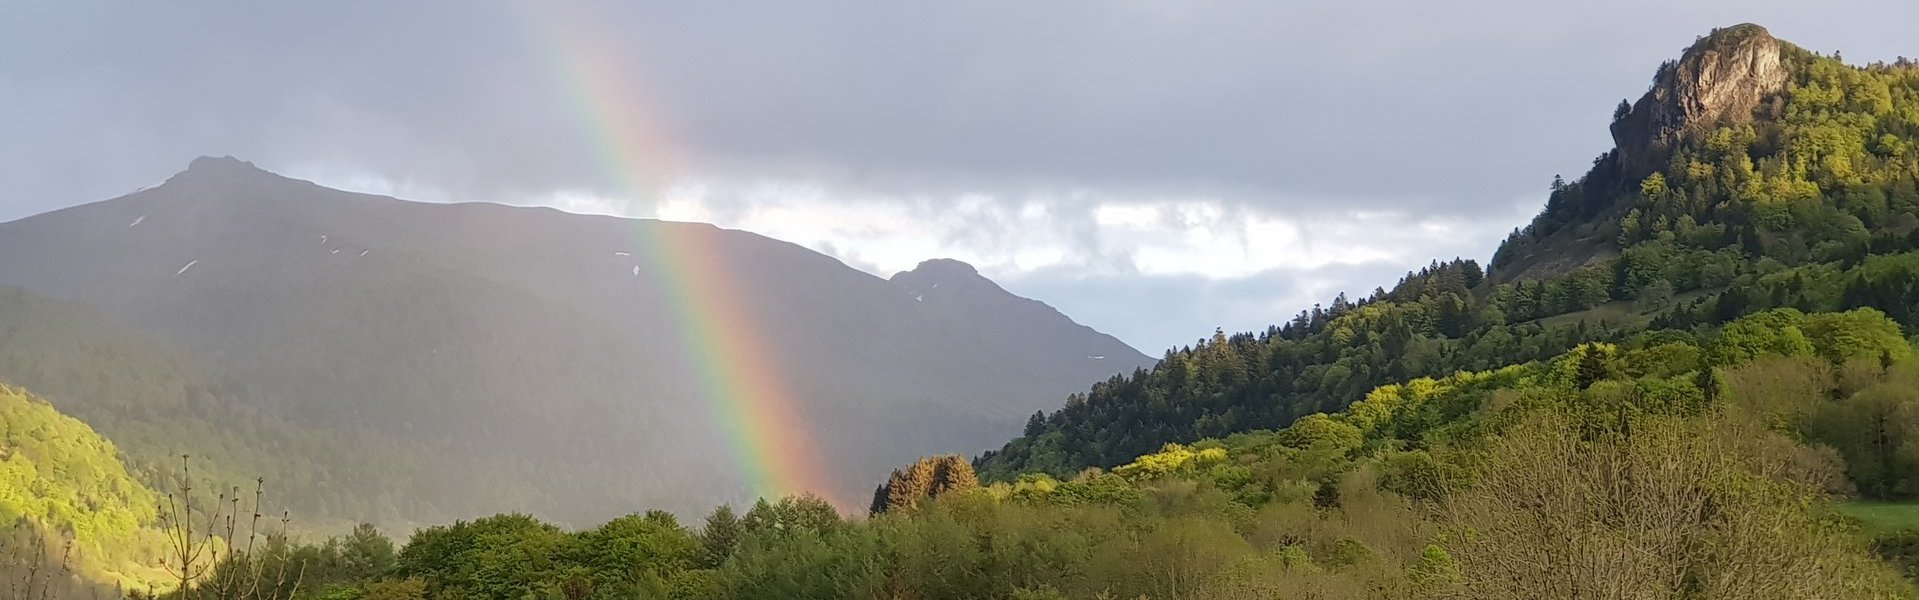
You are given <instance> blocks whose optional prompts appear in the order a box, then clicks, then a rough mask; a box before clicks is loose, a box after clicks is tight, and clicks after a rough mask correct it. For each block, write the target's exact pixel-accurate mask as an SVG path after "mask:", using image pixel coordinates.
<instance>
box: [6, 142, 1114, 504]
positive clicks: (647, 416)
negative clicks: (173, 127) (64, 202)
mask: <svg viewBox="0 0 1919 600" xmlns="http://www.w3.org/2000/svg"><path fill="white" fill-rule="evenodd" d="M0 285H11V286H17V287H19V288H22V289H24V290H26V291H27V292H28V293H31V294H33V295H36V296H39V297H45V298H51V299H57V301H64V302H73V303H77V304H81V305H84V306H85V307H87V309H86V310H92V311H97V312H98V314H99V315H100V317H101V319H102V320H104V321H106V322H108V323H110V324H111V326H112V327H114V328H118V329H121V330H123V331H124V332H127V335H124V336H118V337H124V338H142V339H145V340H147V342H143V343H144V344H147V345H151V346H157V347H164V348H167V349H169V350H171V351H176V352H177V353H178V354H179V356H181V357H183V358H180V359H177V360H176V361H175V362H183V363H191V364H192V365H193V367H192V369H191V370H193V371H197V372H199V373H203V374H204V376H205V384H204V386H203V387H205V388H207V389H217V391H215V392H209V393H205V394H201V395H202V396H206V397H209V398H210V400H207V402H209V403H211V404H212V405H213V406H212V407H210V408H208V409H207V410H208V412H209V413H210V414H215V415H218V414H229V415H231V419H232V420H233V421H235V422H241V421H244V422H248V423H258V422H263V421H270V422H274V423H279V424H281V426H273V427H260V426H255V425H249V426H247V429H249V430H259V431H261V433H259V435H258V436H256V437H259V438H261V440H260V441H259V442H258V443H257V444H253V445H252V447H251V448H250V449H251V450H257V451H258V452H260V453H264V454H266V455H268V456H274V454H275V450H276V447H277V448H297V447H305V446H303V445H301V444H298V443H295V442H293V441H289V440H287V439H286V438H287V437H289V436H293V435H296V434H295V433H292V432H286V431H284V430H286V429H289V428H290V427H289V426H284V425H286V424H297V427H291V428H292V429H297V430H300V431H298V432H297V435H300V436H309V437H310V436H323V437H326V438H328V439H336V440H360V442H358V443H352V444H334V445H321V446H319V447H329V448H332V450H331V451H330V452H332V453H333V455H314V456H303V457H276V458H279V459H281V460H286V459H289V458H299V459H302V460H312V461H315V462H319V463H322V464H324V465H326V466H327V467H328V470H329V471H331V472H335V473H336V474H335V475H333V476H331V477H330V479H336V480H346V481H351V480H353V479H354V478H356V477H357V478H361V479H365V478H368V475H367V474H366V473H361V472H360V471H370V472H374V473H380V475H379V476H377V477H373V478H372V479H373V480H372V481H364V482H359V483H356V484H354V485H352V486H350V487H351V488H352V489H348V490H345V491H344V492H341V491H339V490H337V489H336V490H334V492H333V493H335V494H342V493H343V494H344V495H343V496H342V498H343V500H342V501H343V502H344V501H345V500H344V499H352V500H353V501H352V502H350V503H351V504H352V506H322V507H316V510H318V511H319V512H322V513H325V514H329V515H331V516H336V517H341V518H352V519H384V520H392V519H429V518H449V517H458V516H465V515H471V514H481V513H487V512H497V511H500V510H527V511H534V512H537V513H539V514H543V515H548V516H552V517H556V518H562V519H592V518H600V517H605V516H608V515H611V514H615V513H618V512H621V511H623V510H625V509H628V508H631V507H634V506H665V507H689V506H704V505H708V504H710V503H711V502H713V501H715V500H722V499H730V500H734V501H738V500H745V499H748V494H749V487H750V485H751V484H752V483H754V482H752V481H749V478H748V473H749V471H750V470H749V469H747V468H746V467H752V468H755V469H771V470H775V471H779V470H801V469H803V468H805V467H806V466H807V461H814V462H816V463H817V464H818V465H823V466H822V467H818V468H819V469H820V470H822V471H824V474H823V475H821V476H817V477H816V479H820V480H821V481H812V482H809V483H812V484H814V485H817V486H819V487H823V488H826V489H820V490H817V491H819V492H821V493H824V494H828V495H831V496H833V497H836V498H845V499H846V501H847V503H848V505H854V504H863V498H858V497H859V496H860V495H863V494H864V492H865V490H866V489H869V488H865V487H864V484H865V482H868V481H871V480H872V479H874V478H876V477H878V476H880V475H883V474H884V473H885V470H886V468H887V467H888V466H890V465H892V464H894V463H897V462H900V461H901V460H903V459H910V458H911V457H914V456H918V455H920V454H926V453H931V452H935V451H950V450H952V449H957V448H977V447H984V446H986V445H987V444H988V443H990V441H991V440H994V439H996V438H1001V439H1003V436H1004V435H1005V434H1006V433H1007V432H1009V431H1014V430H1015V429H1016V428H1017V427H1018V424H1019V423H1020V422H1021V420H1022V419H1024V418H1025V417H1026V416H1027V415H1028V414H1030V413H1031V412H1032V411H1034V410H1036V409H1038V408H1040V407H1042V406H1044V405H1045V404H1047V403H1049V402H1050V399H1052V398H1057V397H1058V396H1061V395H1064V394H1066V393H1068V392H1069V391H1071V390H1074V389H1079V388H1083V387H1084V386H1085V385H1086V383H1087V382H1089V381H1095V380H1098V379H1100V378H1103V377H1107V376H1110V375H1112V374H1114V373H1120V372H1128V371H1132V370H1135V369H1137V368H1140V367H1142V366H1146V365H1149V364H1151V362H1152V361H1151V360H1150V359H1149V358H1148V357H1146V356H1144V355H1142V354H1140V353H1139V352H1137V351H1135V350H1133V349H1131V348H1129V347H1127V346H1126V345H1125V344H1123V343H1121V342H1119V341H1118V340H1116V339H1114V338H1112V337H1111V336H1107V335H1104V334H1100V333H1098V332H1095V331H1093V330H1091V329H1089V328H1086V327H1083V326H1080V325H1078V324H1075V323H1073V322H1072V321H1071V320H1070V319H1068V318H1066V317H1065V316H1064V315H1061V314H1059V313H1058V312H1057V311H1054V310H1052V309H1050V308H1048V307H1046V306H1044V305H1043V304H1039V303H1037V302H1033V301H1030V300H1025V299H1022V298H1018V297H1015V296H1013V295H1011V294H1009V293H1007V292H1005V291H1004V290H1001V289H999V288H998V286H996V285H994V284H992V282H990V281H988V280H986V279H985V278H983V277H980V276H979V275H978V274H977V273H975V272H974V271H973V270H972V269H971V268H970V267H966V266H964V265H963V264H960V263H956V262H952V261H934V262H930V263H928V264H926V265H922V266H921V267H920V268H918V269H915V270H913V271H910V272H907V273H902V274H900V275H898V276H896V277H895V278H894V279H893V280H892V281H888V280H885V279H880V278H878V277H874V276H871V275H868V274H865V273H862V272H860V271H857V270H854V269H852V268H849V267H847V266H845V265H844V264H841V263H840V262H838V261H836V260H834V259H832V258H830V257H827V256H824V255H821V254H818V253H816V252H812V251H810V250H806V249H804V248H801V247H799V246H796V245H793V244H789V243H786V242H781V241H777V240H773V239H769V238H765V237H762V236H758V235H754V234H751V233H747V232H741V231H731V230H725V229H720V228H717V227H713V226H709V225H701V224H691V223H671V222H661V221H650V220H632V219H619V218H613V217H599V216H581V215H573V214H567V213H563V212H560V211H556V210H552V209H545V208H516V207H508V206H501V205H494V204H477V203H476V204H429V203H417V202H407V201H402V200H397V199H393V198H387V197H380V196H372V195H366V194H356V193H348V192H342V191H338V190H332V189H328V188H324V187H321V186H318V185H315V184H313V183H310V182H306V181H299V180H294V179H289V178H285V177H281V176H278V175H275V174H272V173H269V172H266V171H263V170H260V169H258V168H256V167H254V166H253V165H251V164H250V163H246V162H243V161H240V160H237V159H233V158H230V157H228V158H201V159H198V160H195V161H193V163H192V164H191V165H190V166H189V167H188V169H187V170H186V171H184V172H181V173H179V174H177V175H175V176H173V177H172V178H170V179H168V180H167V181H166V183H164V184H163V185H160V186H157V187H154V188H152V189H146V190H142V191H139V192H136V193H133V194H129V195H127V196H123V197H120V198H115V199H112V200H107V201H102V202H96V203H93V204H87V205H83V206H77V207H73V208H69V209H65V210H60V211H55V212H51V213H47V214H43V215H38V216H33V217H29V218H26V219H21V220H18V221H14V222H10V223H5V224H0ZM43 304H44V303H43ZM78 321H85V320H84V319H80V320H78ZM43 337H47V338H58V336H57V335H48V336H43ZM149 342H150V343H149ZM61 391H66V390H61ZM75 392H76V394H75V395H83V394H84V393H83V392H79V391H78V390H75ZM96 393H97V392H96ZM49 396H50V397H51V398H52V399H53V401H55V402H57V403H62V405H63V407H64V406H65V405H66V404H69V403H71V404H74V405H78V407H77V408H75V409H74V411H75V412H76V414H84V413H86V412H88V409H87V408H86V407H85V405H89V404H95V405H97V404H101V403H110V402H113V400H111V399H106V398H84V397H72V398H69V397H66V396H65V395H64V394H60V393H55V392H54V391H52V390H50V391H49ZM782 411H783V412H782ZM102 412H110V411H102ZM776 414H784V415H785V416H786V418H795V419H797V420H799V421H801V422H799V423H782V424H781V426H782V427H791V428H793V429H792V430H793V431H797V432H800V434H801V435H802V436H805V437H806V438H810V441H811V442H812V445H813V446H815V447H816V448H817V453H818V456H817V457H808V456H794V455H792V454H795V453H792V452H785V454H786V455H780V454H782V452H784V449H773V450H766V449H759V450H755V449H753V448H748V447H744V446H743V445H744V444H746V443H748V442H735V443H734V444H733V445H732V446H729V445H728V443H727V442H726V441H725V440H727V439H728V438H727V436H726V435H725V434H726V432H727V431H729V430H730V428H735V427H743V426H746V425H744V424H747V423H750V422H751V420H752V419H764V418H778V417H775V416H773V415H776ZM208 418H215V419H218V418H221V417H217V416H214V417H208ZM276 431H278V432H280V433H275V432H276ZM106 433H108V435H110V436H114V437H116V439H117V438H118V437H119V435H118V432H115V431H112V430H108V431H106ZM762 441H763V440H762ZM376 446H377V447H381V448H383V451H381V452H378V453H374V452H370V451H368V448H371V447H376ZM755 452H758V454H755ZM772 475H773V476H791V475H794V474H791V473H780V472H775V473H772ZM334 487H336V488H337V487H339V486H334ZM362 493H363V494H364V497H362V498H357V499H354V498H352V497H353V496H355V495H359V494H362ZM377 497H394V498H402V497H403V498H406V499H407V500H405V501H399V500H394V501H392V502H385V501H374V500H371V499H372V498H377ZM401 503H404V504H405V505H406V508H400V507H399V506H398V505H399V504H401Z"/></svg>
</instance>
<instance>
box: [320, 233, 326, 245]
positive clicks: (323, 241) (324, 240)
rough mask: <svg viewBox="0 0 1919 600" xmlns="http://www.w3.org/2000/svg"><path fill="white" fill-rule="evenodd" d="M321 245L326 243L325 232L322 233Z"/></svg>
mask: <svg viewBox="0 0 1919 600" xmlns="http://www.w3.org/2000/svg"><path fill="white" fill-rule="evenodd" d="M320 245H322V246H325V245H326V234H324V233H322V234H320Z"/></svg>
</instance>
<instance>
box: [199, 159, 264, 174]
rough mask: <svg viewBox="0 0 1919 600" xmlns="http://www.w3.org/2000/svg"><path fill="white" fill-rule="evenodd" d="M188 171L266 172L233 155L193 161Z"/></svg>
mask: <svg viewBox="0 0 1919 600" xmlns="http://www.w3.org/2000/svg"><path fill="white" fill-rule="evenodd" d="M187 170H188V171H194V172H208V173H232V172H251V171H261V172H264V170H263V169H261V168H260V167H258V166H255V165H254V164H253V163H250V162H247V161H244V160H240V159H237V158H234V157H233V156H232V155H227V156H202V157H200V158H196V159H193V162H190V163H187Z"/></svg>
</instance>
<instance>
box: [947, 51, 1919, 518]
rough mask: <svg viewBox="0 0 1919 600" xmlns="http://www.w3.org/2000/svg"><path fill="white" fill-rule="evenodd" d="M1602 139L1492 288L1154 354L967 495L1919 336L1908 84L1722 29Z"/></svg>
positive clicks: (1514, 245)
mask: <svg viewBox="0 0 1919 600" xmlns="http://www.w3.org/2000/svg"><path fill="white" fill-rule="evenodd" d="M1611 132H1612V135H1613V139H1614V141H1615V147H1614V148H1612V149H1610V150H1607V151H1606V152H1604V153H1602V154H1600V155H1599V156H1598V157H1597V158H1596V159H1594V161H1593V164H1592V167H1591V169H1590V170H1589V171H1588V172H1587V173H1586V174H1585V175H1583V176H1581V177H1579V178H1577V179H1575V180H1573V181H1571V182H1568V181H1565V180H1563V179H1561V178H1557V177H1556V178H1555V179H1554V181H1553V183H1552V186H1551V188H1550V190H1549V192H1548V194H1547V200H1546V203H1545V208H1544V209H1543V210H1542V211H1541V212H1540V214H1539V215H1538V216H1537V217H1535V218H1534V219H1533V221H1532V222H1531V223H1530V224H1528V225H1527V226H1526V227H1524V228H1521V229H1518V230H1515V231H1514V232H1513V234H1512V235H1511V236H1510V237H1509V238H1508V239H1507V240H1506V241H1505V243H1504V244H1502V245H1501V246H1500V247H1499V249H1498V251H1497V252H1496V253H1495V254H1494V256H1493V257H1492V261H1491V263H1490V266H1489V267H1484V268H1482V267H1481V266H1480V265H1479V264H1478V263H1477V262H1476V261H1470V260H1458V259H1455V260H1452V261H1446V262H1440V261H1434V262H1432V263H1431V264H1429V265H1427V266H1426V267H1424V268H1422V269H1420V270H1419V271H1418V272H1413V273H1408V274H1407V275H1406V277H1405V278H1404V279H1402V280H1401V281H1400V282H1399V283H1398V284H1397V285H1396V286H1395V287H1393V288H1392V290H1391V291H1381V292H1379V293H1376V294H1374V295H1372V296H1370V297H1365V298H1360V299H1358V300H1350V301H1349V300H1348V299H1347V298H1346V296H1344V295H1341V296H1340V297H1338V298H1336V299H1334V300H1333V302H1332V303H1330V304H1329V305H1327V306H1324V307H1319V306H1316V307H1314V308H1313V309H1312V310H1309V311H1303V312H1301V313H1300V314H1299V315H1298V316H1297V317H1296V318H1294V319H1293V320H1292V321H1290V322H1288V323H1284V324H1279V325H1275V326H1273V327H1270V328H1268V329H1267V330H1265V331H1263V332H1257V333H1243V334H1237V335H1226V334H1224V333H1221V334H1219V335H1216V336H1215V337H1214V338H1213V339H1212V340H1211V341H1210V342H1208V343H1202V344H1200V345H1198V346H1196V347H1190V348H1177V349H1174V350H1172V351H1169V352H1168V353H1167V355H1166V358H1165V359H1163V360H1162V361H1161V362H1160V364H1159V365H1158V366H1157V367H1155V368H1154V369H1152V370H1151V371H1146V372H1141V373H1137V374H1135V375H1132V376H1125V377H1115V378H1113V379H1111V380H1108V381H1106V382H1103V383H1100V384H1097V385H1095V386H1093V387H1092V388H1091V389H1090V390H1089V391H1087V392H1085V393H1083V394H1076V395H1074V396H1071V397H1069V398H1068V399H1067V401H1066V404H1065V406H1064V407H1062V408H1060V409H1058V410H1055V411H1053V412H1050V413H1047V414H1044V415H1041V416H1038V417H1035V418H1034V419H1032V420H1030V421H1029V422H1028V425H1027V428H1026V431H1025V432H1024V435H1022V436H1021V437H1019V438H1017V439H1014V440H1013V441H1011V442H1009V443H1007V444H1006V445H1005V446H1003V447H1001V448H1000V449H998V450H995V451H993V452H988V453H986V454H984V455H982V456H981V457H980V458H979V459H978V460H977V463H978V468H979V471H980V476H981V477H982V478H985V479H988V480H995V479H997V480H1010V479H1011V478H1013V477H1016V476H1018V475H1020V474H1023V473H1029V472H1046V473H1052V474H1055V475H1060V476H1064V475H1069V474H1071V473H1074V472H1077V471H1079V470H1081V469H1084V468H1087V467H1107V468H1110V467H1113V466H1116V465H1120V464H1124V463H1126V462H1127V461H1130V460H1132V459H1133V458H1134V457H1137V456H1140V455H1143V454H1147V453H1151V452H1153V451H1155V450H1156V449H1157V448H1159V447H1160V446H1161V445H1163V444H1166V443H1175V442H1191V441H1193V440H1198V439H1202V438H1207V437H1220V436H1224V435H1227V434H1230V433H1233V432H1238V431H1245V430H1255V429H1277V428H1281V427H1285V426H1288V425H1289V424H1291V423H1293V422H1294V421H1295V420H1297V419H1300V418H1302V417H1305V416H1308V415H1311V414H1313V413H1319V412H1327V413H1331V412H1336V411H1339V410H1342V409H1345V408H1346V407H1347V406H1349V405H1352V404H1354V403H1355V402H1359V401H1361V400H1363V399H1367V398H1370V395H1371V394H1373V393H1375V392H1376V391H1377V390H1378V389H1379V386H1383V385H1387V384H1390V383H1396V382H1404V381H1407V380H1414V379H1418V378H1421V377H1433V378H1437V377H1445V376H1447V375H1450V374H1452V373H1455V372H1458V371H1461V370H1468V371H1478V370H1488V369H1496V368H1499V367H1502V366H1505V365H1512V364H1522V363H1528V362H1531V361H1539V360H1547V359H1550V358H1552V357H1554V356H1555V355H1559V354H1561V353H1563V352H1566V351H1569V350H1571V349H1573V348H1574V347H1576V346H1578V345H1579V344H1581V343H1586V342H1621V343H1646V344H1652V343H1657V342H1661V341H1674V340H1687V339H1695V340H1696V339H1698V338H1700V337H1702V336H1707V335H1710V333H1711V332H1712V331H1713V330H1714V328H1716V327H1718V326H1720V325H1722V324H1724V323H1727V322H1731V321H1734V320H1736V319H1739V318H1741V317H1743V316H1746V315H1751V314H1755V313H1761V312H1764V311H1768V310H1772V309H1776V308H1792V309H1795V310H1799V311H1804V312H1830V311H1839V310H1847V309H1854V308H1862V307H1868V308H1872V309H1875V310H1877V311H1880V312H1881V313H1883V314H1885V315H1887V316H1888V317H1889V318H1890V319H1891V321H1892V322H1893V323H1895V324H1896V325H1897V326H1901V327H1903V328H1904V330H1905V331H1907V332H1913V331H1919V252H1915V251H1919V64H1915V63H1913V62H1911V61H1907V60H1904V59H1901V60H1899V61H1897V62H1894V63H1890V64H1886V63H1875V64H1871V65H1865V66H1853V65H1848V64H1846V63H1844V62H1842V61H1841V60H1840V59H1839V58H1838V56H1837V55H1833V56H1826V55H1821V54H1818V53H1815V52H1812V51H1809V50H1806V49H1804V48H1800V47H1798V46H1795V45H1793V44H1791V43H1788V42H1785V41H1781V40H1779V39H1777V38H1775V37H1773V36H1772V35H1771V34H1770V33H1769V32H1768V31H1766V30H1765V29H1764V28H1762V27H1759V26H1757V25H1751V24H1743V25H1738V26H1734V27H1728V28H1724V29H1718V30H1715V31H1713V32H1711V33H1710V34H1708V35H1706V36H1701V37H1700V38H1698V39H1697V40H1695V41H1694V43H1693V44H1692V45H1691V46H1689V47H1688V48H1687V49H1686V50H1685V51H1684V52H1683V53H1682V54H1681V55H1680V57H1679V58H1678V59H1677V60H1674V61H1670V62H1667V63H1666V64H1664V65H1662V66H1660V67H1659V69H1658V70H1657V72H1656V74H1655V77H1654V79H1653V84H1652V87H1651V88H1650V89H1649V90H1648V91H1646V92H1645V94H1644V95H1643V96H1642V97H1641V98H1640V99H1639V100H1637V101H1635V102H1624V101H1622V102H1621V103H1620V105H1619V108H1618V109H1617V110H1616V111H1615V113H1614V119H1613V124H1612V126H1611ZM1635 340H1637V342H1635Z"/></svg>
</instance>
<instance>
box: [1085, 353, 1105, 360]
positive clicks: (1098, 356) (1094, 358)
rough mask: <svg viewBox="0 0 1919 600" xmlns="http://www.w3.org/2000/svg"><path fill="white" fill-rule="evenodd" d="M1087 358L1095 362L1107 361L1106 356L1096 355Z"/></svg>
mask: <svg viewBox="0 0 1919 600" xmlns="http://www.w3.org/2000/svg"><path fill="white" fill-rule="evenodd" d="M1086 358H1090V359H1093V360H1106V355H1104V354H1095V355H1092V356H1088V357H1086Z"/></svg>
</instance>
